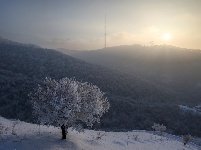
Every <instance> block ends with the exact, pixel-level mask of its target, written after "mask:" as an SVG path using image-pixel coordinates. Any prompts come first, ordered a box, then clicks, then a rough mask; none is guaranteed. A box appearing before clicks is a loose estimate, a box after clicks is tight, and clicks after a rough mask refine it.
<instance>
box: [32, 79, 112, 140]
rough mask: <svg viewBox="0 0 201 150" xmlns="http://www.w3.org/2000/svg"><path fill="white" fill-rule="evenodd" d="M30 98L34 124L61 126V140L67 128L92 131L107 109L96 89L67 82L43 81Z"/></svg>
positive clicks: (78, 83)
mask: <svg viewBox="0 0 201 150" xmlns="http://www.w3.org/2000/svg"><path fill="white" fill-rule="evenodd" d="M29 97H30V99H31V102H32V106H33V114H34V116H35V117H36V120H37V121H38V122H39V123H40V124H43V125H53V126H60V127H61V129H62V139H66V133H67V129H68V127H73V129H76V130H78V131H82V127H81V124H82V123H86V125H87V126H90V127H92V125H93V123H95V122H100V117H101V116H102V115H103V113H105V112H107V111H108V109H109V107H110V104H109V102H108V100H107V98H105V97H104V93H103V92H101V90H100V89H99V88H98V87H97V86H95V85H92V84H89V83H87V82H84V83H82V82H78V81H76V80H75V79H69V78H63V79H60V80H58V81H57V80H53V79H51V78H46V79H45V80H44V84H43V85H38V88H37V89H36V90H35V92H34V93H31V94H29Z"/></svg>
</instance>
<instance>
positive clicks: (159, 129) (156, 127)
mask: <svg viewBox="0 0 201 150" xmlns="http://www.w3.org/2000/svg"><path fill="white" fill-rule="evenodd" d="M152 128H153V129H154V130H155V131H157V132H159V133H160V135H163V132H164V131H165V130H166V126H164V125H163V124H162V125H160V124H157V123H154V125H153V126H152Z"/></svg>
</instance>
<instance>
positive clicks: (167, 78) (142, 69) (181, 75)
mask: <svg viewBox="0 0 201 150" xmlns="http://www.w3.org/2000/svg"><path fill="white" fill-rule="evenodd" d="M62 52H63V53H66V54H68V55H71V56H73V57H76V58H79V59H82V60H85V61H88V62H90V63H94V64H99V65H102V66H106V67H110V68H113V69H117V70H119V71H122V72H126V73H128V74H130V75H134V76H139V77H141V78H143V79H146V80H149V81H151V82H154V83H156V84H159V85H161V86H165V87H167V88H171V89H173V90H175V91H177V92H181V93H182V94H183V95H185V97H188V99H189V104H192V105H196V104H199V103H200V97H201V93H200V90H201V71H200V68H201V50H191V49H184V48H179V47H173V46H168V45H162V46H156V45H155V46H150V47H146V46H141V45H131V46H117V47H108V48H105V49H100V50H93V51H75V52H74V53H73V52H72V51H69V50H66V51H64V50H63V51H62Z"/></svg>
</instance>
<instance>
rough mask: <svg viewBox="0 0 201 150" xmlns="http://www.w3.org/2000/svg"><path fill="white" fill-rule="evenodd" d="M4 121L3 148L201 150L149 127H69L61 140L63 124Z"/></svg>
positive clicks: (0, 120) (23, 149)
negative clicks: (126, 129)
mask: <svg viewBox="0 0 201 150" xmlns="http://www.w3.org/2000/svg"><path fill="white" fill-rule="evenodd" d="M0 124H2V125H3V126H4V127H7V129H6V128H4V130H5V131H4V133H3V134H1V135H0V136H1V137H0V150H201V147H199V146H196V145H194V144H193V143H190V144H188V145H187V146H183V143H182V142H181V138H180V137H177V136H173V135H169V134H165V136H164V137H162V136H158V135H155V134H154V133H153V132H148V131H132V132H104V131H100V132H99V131H93V130H85V132H84V133H78V132H77V131H71V130H70V129H69V131H68V135H67V139H66V140H61V131H60V129H59V128H54V127H46V126H40V127H39V126H38V125H34V124H29V123H25V122H21V121H17V120H7V119H5V118H2V117H0ZM14 125H15V126H14ZM0 133H1V132H0Z"/></svg>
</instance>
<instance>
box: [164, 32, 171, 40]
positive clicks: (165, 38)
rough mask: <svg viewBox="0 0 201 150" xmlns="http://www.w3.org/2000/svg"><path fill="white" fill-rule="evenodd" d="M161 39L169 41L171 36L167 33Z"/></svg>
mask: <svg viewBox="0 0 201 150" xmlns="http://www.w3.org/2000/svg"><path fill="white" fill-rule="evenodd" d="M163 39H164V40H165V41H169V40H170V39H171V35H170V34H169V33H166V34H164V35H163Z"/></svg>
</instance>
